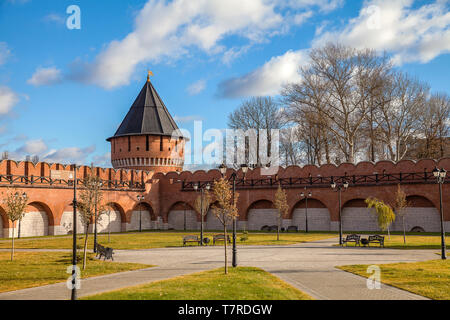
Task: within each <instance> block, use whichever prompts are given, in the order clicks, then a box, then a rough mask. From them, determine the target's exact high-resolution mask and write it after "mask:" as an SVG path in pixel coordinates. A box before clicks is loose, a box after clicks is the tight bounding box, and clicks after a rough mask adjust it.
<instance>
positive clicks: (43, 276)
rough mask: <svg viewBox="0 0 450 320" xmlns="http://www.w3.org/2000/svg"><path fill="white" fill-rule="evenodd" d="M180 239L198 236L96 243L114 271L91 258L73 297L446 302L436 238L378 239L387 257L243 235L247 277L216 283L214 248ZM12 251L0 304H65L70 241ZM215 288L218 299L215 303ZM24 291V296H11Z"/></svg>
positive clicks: (47, 240) (240, 274) (317, 238)
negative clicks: (109, 253)
mask: <svg viewBox="0 0 450 320" xmlns="http://www.w3.org/2000/svg"><path fill="white" fill-rule="evenodd" d="M186 234H196V232H143V233H122V234H112V235H111V237H110V242H109V243H108V236H107V235H100V236H99V242H100V243H102V244H103V245H106V246H111V247H113V248H114V249H115V250H116V254H115V256H114V257H115V261H114V262H108V261H106V262H104V261H99V260H96V259H95V258H94V257H93V255H92V254H90V255H89V261H88V264H87V265H88V267H87V269H86V271H84V272H82V275H83V276H82V278H83V280H82V289H81V291H80V296H82V297H85V298H87V299H193V295H192V292H201V294H200V295H198V297H196V299H225V300H226V299H236V297H239V298H237V299H256V300H259V299H261V300H266V299H281V300H285V299H296V300H300V299H311V298H312V299H422V298H430V299H446V300H447V299H450V273H449V270H450V265H449V264H448V262H447V261H441V260H439V256H438V253H439V250H437V249H439V245H440V238H439V236H438V235H408V237H407V244H406V245H404V244H403V236H402V235H400V234H393V235H391V237H390V239H388V237H386V248H378V247H377V246H374V247H370V248H359V247H352V246H349V247H344V248H341V247H338V246H335V245H336V243H337V241H338V239H337V238H336V236H337V234H336V233H322V232H313V233H308V234H306V233H290V234H287V233H282V234H280V239H281V240H280V241H277V240H276V234H274V233H249V239H248V241H245V242H241V241H239V240H240V234H238V237H237V239H238V261H239V265H240V266H243V267H246V268H238V269H233V268H230V274H228V275H227V276H223V275H221V273H222V271H223V270H222V271H221V269H218V268H221V267H222V266H223V253H224V252H223V247H222V245H216V246H207V247H204V248H201V247H198V246H195V245H189V246H188V247H182V237H183V236H184V235H186ZM212 234H213V233H209V232H208V233H205V235H206V236H211V235H212ZM78 237H79V238H82V237H83V236H82V235H79V236H78ZM89 237H90V242H89V243H90V245H92V238H93V237H92V235H90V236H89ZM81 240H82V239H80V243H81ZM16 245H17V246H16V248H21V249H18V251H17V252H16V255H15V261H14V262H11V261H9V252H8V250H7V249H8V248H9V246H10V242H9V241H7V240H2V241H0V248H3V249H1V252H0V268H1V270H5V271H6V272H2V273H1V276H0V283H1V285H0V292H3V293H0V299H16V298H18V299H29V298H31V299H32V298H33V297H34V298H36V297H38V298H42V297H45V298H47V299H67V298H68V294H67V293H68V292H67V288H65V283H64V284H63V283H62V282H63V281H65V280H66V279H67V277H68V275H69V274H67V266H68V265H70V251H69V250H68V249H70V248H71V237H67V236H66V237H64V236H59V237H41V238H33V239H20V240H17V241H16ZM401 249H408V250H401ZM230 256H231V252H230V253H229V258H230ZM371 264H376V265H379V266H380V268H381V271H382V273H381V275H382V276H381V281H382V282H383V286H382V290H369V289H367V286H366V279H365V277H368V276H370V274H367V266H368V265H371ZM338 268H340V269H342V270H340V269H338ZM344 270H345V271H344ZM255 275H257V276H255ZM272 277H274V278H272ZM108 279H109V280H108ZM274 279H276V280H274ZM233 280H234V281H233ZM223 281H225V282H223ZM229 282H230V283H233V286H231V287H228V286H227V285H226V284H228V283H229ZM52 283H53V284H52ZM43 285H47V286H44V287H42V286H43ZM135 286H137V287H135ZM219 286H220V287H222V289H223V290H221V291H219V292H220V294H215V293H214V294H213V293H212V292H218V291H217V290H212V288H217V287H219ZM32 287H34V288H32ZM129 287H133V288H132V289H130V288H129ZM23 288H30V289H25V290H18V289H23ZM180 288H182V289H181V290H180ZM397 288H398V289H397ZM208 289H209V290H208ZM400 289H402V290H400ZM12 290H18V291H12ZM110 291H111V292H110ZM133 292H134V293H133ZM237 292H240V293H241V294H240V295H238V294H237ZM261 292H270V293H271V294H270V295H264V294H261ZM286 294H287V295H286Z"/></svg>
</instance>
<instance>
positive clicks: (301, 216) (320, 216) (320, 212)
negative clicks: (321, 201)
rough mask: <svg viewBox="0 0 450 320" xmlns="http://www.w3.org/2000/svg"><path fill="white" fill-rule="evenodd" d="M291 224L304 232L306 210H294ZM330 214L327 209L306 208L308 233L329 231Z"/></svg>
mask: <svg viewBox="0 0 450 320" xmlns="http://www.w3.org/2000/svg"><path fill="white" fill-rule="evenodd" d="M292 224H293V225H294V226H297V227H298V229H299V230H306V209H305V208H298V209H295V210H294V212H293V214H292ZM330 228H331V227H330V213H329V211H328V209H327V208H308V231H330Z"/></svg>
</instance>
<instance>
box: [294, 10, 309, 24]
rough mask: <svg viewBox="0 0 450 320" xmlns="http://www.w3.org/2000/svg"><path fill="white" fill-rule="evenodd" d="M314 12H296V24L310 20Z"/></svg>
mask: <svg viewBox="0 0 450 320" xmlns="http://www.w3.org/2000/svg"><path fill="white" fill-rule="evenodd" d="M313 14H314V13H313V12H312V11H305V12H302V13H299V14H296V15H295V16H294V23H295V24H298V25H300V24H303V23H305V21H306V20H308V19H309V18H311V17H312V16H313Z"/></svg>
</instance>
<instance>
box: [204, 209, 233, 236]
mask: <svg viewBox="0 0 450 320" xmlns="http://www.w3.org/2000/svg"><path fill="white" fill-rule="evenodd" d="M205 220H206V222H203V223H204V225H203V226H204V227H205V230H217V231H220V230H223V224H222V223H221V222H220V220H219V219H218V218H217V217H216V216H215V214H214V213H213V210H209V211H208V214H207V215H206V219H205ZM232 226H233V224H232V222H231V221H230V223H229V224H228V225H227V229H228V230H231V228H232Z"/></svg>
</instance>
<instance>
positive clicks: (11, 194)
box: [3, 188, 28, 261]
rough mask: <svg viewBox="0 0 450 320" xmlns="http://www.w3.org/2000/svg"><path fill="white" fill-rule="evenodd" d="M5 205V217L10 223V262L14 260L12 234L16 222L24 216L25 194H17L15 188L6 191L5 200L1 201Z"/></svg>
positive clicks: (26, 197) (26, 200)
mask: <svg viewBox="0 0 450 320" xmlns="http://www.w3.org/2000/svg"><path fill="white" fill-rule="evenodd" d="M3 202H4V203H5V205H6V210H5V211H6V216H7V217H8V219H9V220H10V221H11V222H12V229H13V232H12V237H11V239H12V245H11V261H13V260H14V233H15V223H16V221H18V220H20V219H22V217H23V215H24V214H25V207H26V206H27V202H28V196H27V195H26V193H23V194H19V192H18V191H17V190H16V188H11V189H10V188H8V190H7V191H6V199H5V200H3Z"/></svg>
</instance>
